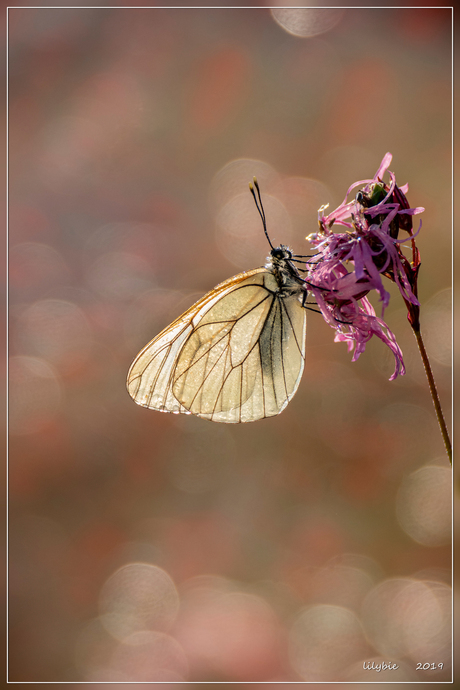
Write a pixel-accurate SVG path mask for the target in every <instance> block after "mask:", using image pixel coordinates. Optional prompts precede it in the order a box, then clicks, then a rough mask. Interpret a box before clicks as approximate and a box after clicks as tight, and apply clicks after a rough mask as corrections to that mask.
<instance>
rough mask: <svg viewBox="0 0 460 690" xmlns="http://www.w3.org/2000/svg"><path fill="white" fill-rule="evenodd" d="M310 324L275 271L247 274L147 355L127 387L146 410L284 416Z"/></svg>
mask: <svg viewBox="0 0 460 690" xmlns="http://www.w3.org/2000/svg"><path fill="white" fill-rule="evenodd" d="M305 322H306V317H305V310H304V309H303V308H302V305H301V303H300V301H299V299H298V298H297V297H295V296H294V297H288V298H284V297H281V296H280V294H279V287H278V284H277V281H276V279H275V277H274V275H273V273H272V272H270V271H268V270H267V269H265V268H259V269H255V270H253V271H249V272H247V273H241V274H239V275H237V276H235V277H234V278H230V279H229V280H227V281H225V282H224V283H221V284H220V285H218V286H217V287H216V288H214V290H212V291H211V292H210V293H208V294H207V295H205V296H204V297H203V298H202V299H201V300H200V301H199V302H197V303H196V304H195V305H193V306H192V307H191V308H190V309H189V310H188V311H186V312H185V313H184V314H183V315H182V316H180V317H179V318H178V319H177V320H176V321H175V322H174V323H172V324H171V326H169V327H168V328H166V329H165V330H164V331H162V333H160V334H159V335H158V336H157V337H156V338H155V339H154V340H152V342H151V343H149V344H148V345H147V346H146V347H145V348H144V349H143V350H142V351H141V352H140V354H139V355H138V356H137V358H136V359H135V360H134V362H133V364H132V366H131V368H130V371H129V374H128V391H129V393H130V395H131V396H132V397H133V398H134V400H135V401H136V402H137V403H138V404H140V405H144V406H145V407H150V408H152V409H156V410H163V411H168V412H183V413H187V412H191V413H193V414H195V415H198V416H200V417H203V418H205V419H211V420H213V421H219V422H230V423H232V422H249V421H255V420H257V419H262V418H264V417H269V416H272V415H276V414H279V413H280V412H281V410H283V409H284V407H285V406H286V405H287V403H288V402H289V400H290V399H291V398H292V396H293V395H294V393H295V391H296V390H297V387H298V384H299V381H300V377H301V374H302V370H303V363H304V354H305V353H304V350H305Z"/></svg>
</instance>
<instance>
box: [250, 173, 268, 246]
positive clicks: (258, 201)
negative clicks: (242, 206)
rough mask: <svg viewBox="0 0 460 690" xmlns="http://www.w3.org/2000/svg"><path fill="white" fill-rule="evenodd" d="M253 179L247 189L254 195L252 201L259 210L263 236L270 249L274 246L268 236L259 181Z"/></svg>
mask: <svg viewBox="0 0 460 690" xmlns="http://www.w3.org/2000/svg"><path fill="white" fill-rule="evenodd" d="M253 180H254V183H252V182H250V183H249V189H250V190H251V194H252V196H253V197H254V202H255V204H256V208H257V210H258V211H259V215H260V217H261V218H262V224H263V226H264V233H265V237H266V238H267V240H268V244H269V245H270V247H271V248H272V249H274V246H273V245H272V243H271V241H270V238H269V236H268V232H267V221H266V219H265V211H264V207H263V204H262V197H261V196H260V189H259V183H258V182H257V178H255V177H254V178H253ZM254 187H255V188H256V191H257V196H256V193H255V191H254Z"/></svg>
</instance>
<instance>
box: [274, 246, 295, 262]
mask: <svg viewBox="0 0 460 690" xmlns="http://www.w3.org/2000/svg"><path fill="white" fill-rule="evenodd" d="M289 259H292V252H291V250H290V249H289V247H286V245H285V244H280V246H279V247H274V248H273V249H272V250H271V252H270V259H269V260H270V261H271V263H272V264H274V265H276V264H278V265H279V264H284V263H285V262H286V261H289Z"/></svg>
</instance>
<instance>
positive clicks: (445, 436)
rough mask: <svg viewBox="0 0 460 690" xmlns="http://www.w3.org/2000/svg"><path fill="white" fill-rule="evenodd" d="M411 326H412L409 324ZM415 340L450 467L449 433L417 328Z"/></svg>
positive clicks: (450, 448)
mask: <svg viewBox="0 0 460 690" xmlns="http://www.w3.org/2000/svg"><path fill="white" fill-rule="evenodd" d="M411 325H412V324H411ZM412 330H413V331H414V335H415V339H416V341H417V345H418V349H419V350H420V355H421V357H422V361H423V366H424V367H425V373H426V377H427V379H428V385H429V387H430V393H431V397H432V398H433V404H434V409H435V410H436V417H437V418H438V424H439V426H440V428H441V434H442V438H443V440H444V445H445V446H446V451H447V456H448V458H449V461H450V464H451V465H452V445H451V443H450V438H449V432H448V431H447V426H446V422H445V419H444V415H443V413H442V408H441V403H440V401H439V396H438V391H437V390H436V384H435V382H434V376H433V372H432V370H431V366H430V362H429V359H428V355H427V352H426V350H425V345H424V343H423V339H422V334H421V332H420V329H419V328H414V326H412Z"/></svg>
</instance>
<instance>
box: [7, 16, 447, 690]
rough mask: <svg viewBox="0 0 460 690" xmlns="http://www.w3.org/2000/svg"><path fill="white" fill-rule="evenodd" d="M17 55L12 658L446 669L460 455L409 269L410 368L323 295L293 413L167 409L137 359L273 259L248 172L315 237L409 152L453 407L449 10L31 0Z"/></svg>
mask: <svg viewBox="0 0 460 690" xmlns="http://www.w3.org/2000/svg"><path fill="white" fill-rule="evenodd" d="M9 66H10V72H9V88H10V92H9V94H10V95H9V117H10V139H9V141H10V198H9V201H10V231H9V242H10V251H9V267H10V292H9V297H10V312H9V314H10V355H11V360H10V456H9V504H10V537H9V549H10V571H9V572H10V581H9V593H10V609H9V610H10V638H9V639H10V647H9V650H10V658H9V664H10V666H9V668H10V674H9V679H10V680H12V681H42V682H45V681H54V682H59V681H61V682H64V681H77V682H79V681H81V682H85V681H86V682H88V681H89V682H98V681H106V682H117V681H118V682H128V683H129V682H136V681H160V682H161V681H163V682H164V683H167V682H173V681H176V682H180V681H192V682H197V683H199V682H200V681H216V682H217V681H239V682H245V681H247V682H250V681H278V682H282V681H286V682H287V681H310V682H315V681H323V682H331V683H333V682H337V681H349V682H352V683H353V682H356V683H358V682H363V681H368V682H373V681H393V682H394V681H399V682H401V683H404V682H407V681H411V682H414V681H415V682H416V681H420V682H423V683H426V682H430V681H433V682H435V681H448V680H449V679H450V678H451V622H450V614H451V587H450V585H451V544H450V539H451V506H450V502H451V471H450V467H449V464H448V461H447V458H446V455H445V452H444V447H443V443H442V439H441V436H440V433H439V431H438V427H437V422H436V418H435V415H434V411H433V405H432V402H431V398H430V396H429V392H428V388H427V384H426V380H425V375H424V371H423V367H422V365H421V362H420V358H419V356H418V352H417V349H416V345H415V341H414V339H413V336H412V334H411V332H410V328H409V326H408V324H407V321H406V315H405V309H404V305H403V303H402V300H401V298H400V297H399V294H398V292H397V291H395V290H392V295H393V300H392V303H391V305H390V308H389V309H388V311H387V312H386V321H387V323H388V325H389V327H390V328H391V330H392V331H393V332H394V333H395V334H396V337H397V340H398V342H399V344H400V345H401V347H402V350H403V352H404V357H405V363H406V367H407V374H406V375H405V376H404V377H400V378H398V379H397V380H396V381H394V382H389V381H388V378H389V376H390V375H391V373H392V371H393V361H392V355H391V354H390V353H389V351H387V350H386V348H385V346H384V345H383V344H382V343H381V342H380V341H379V342H376V343H374V342H371V343H369V344H368V346H367V349H366V352H365V354H363V355H362V356H361V358H360V359H359V360H358V361H357V362H355V363H352V362H351V355H350V354H349V353H347V349H346V347H345V345H343V344H334V342H333V336H334V333H333V331H332V330H331V329H330V328H329V327H328V326H327V325H326V324H325V323H324V322H323V320H322V318H321V316H320V315H318V314H314V313H309V314H308V335H307V361H306V367H305V372H304V376H303V380H302V382H301V384H300V387H299V390H298V392H297V394H296V396H295V398H294V399H293V401H292V402H291V403H290V404H289V406H288V408H287V409H286V410H285V411H284V412H283V413H282V414H281V415H280V416H279V417H276V418H271V419H266V420H263V421H260V422H256V423H253V424H242V425H224V424H213V423H210V422H206V421H203V420H201V419H198V418H191V417H189V416H181V415H179V416H173V415H167V414H159V413H156V412H153V411H150V410H146V409H143V408H141V407H138V406H137V405H135V404H134V402H133V401H132V400H131V399H130V398H129V396H128V394H127V392H126V389H125V379H126V374H127V370H128V367H129V365H130V363H131V361H132V359H133V358H134V356H135V355H136V354H137V352H138V351H139V350H140V349H141V348H142V347H143V346H144V345H145V344H146V343H147V342H148V341H149V340H151V339H152V338H153V337H154V336H155V335H156V334H157V333H158V332H159V331H160V330H161V329H162V328H164V327H165V326H166V325H167V324H168V323H170V322H171V321H173V320H174V319H175V318H176V317H177V316H178V315H179V314H180V313H182V312H183V311H184V310H185V309H186V308H187V307H188V306H190V305H191V304H192V303H193V302H194V301H196V300H197V299H198V298H199V297H201V296H202V295H203V294H204V293H205V292H206V291H208V290H210V289H211V288H212V287H213V286H214V285H216V284H217V283H219V282H221V281H222V280H225V279H226V278H229V277H230V276H231V275H233V274H235V273H238V272H239V271H241V270H244V269H251V268H255V267H257V266H260V265H263V263H264V262H265V256H266V255H267V253H268V246H267V243H266V240H265V238H264V235H263V232H262V226H261V223H260V219H259V217H258V214H257V211H256V209H255V206H254V203H253V201H252V198H251V195H250V194H249V191H248V182H249V181H251V180H252V177H253V175H256V176H257V178H258V180H259V183H260V186H261V189H262V194H263V199H264V204H265V208H266V213H267V218H268V228H269V232H270V235H271V238H272V241H273V243H274V244H277V243H281V242H282V243H284V244H289V245H291V246H292V247H293V248H294V249H295V251H296V252H297V253H305V254H306V253H308V251H309V244H308V242H306V241H305V236H306V235H308V234H309V233H311V232H314V231H315V229H316V227H317V209H318V208H319V206H321V205H322V204H326V203H329V204H330V207H331V209H332V208H334V207H335V206H337V205H338V204H339V203H340V202H341V201H342V199H343V197H344V195H345V193H346V190H347V188H348V187H349V185H350V184H352V183H353V182H355V181H356V180H361V179H365V178H369V177H372V176H373V175H374V172H375V171H376V170H377V167H378V165H379V163H380V161H381V159H382V157H383V155H384V154H385V153H386V152H387V151H391V152H392V154H393V162H392V164H391V166H390V169H391V170H392V171H394V172H395V174H396V178H397V182H398V184H400V185H402V184H404V183H406V182H408V183H409V185H410V190H409V193H408V195H407V196H408V199H409V201H410V204H411V206H424V207H425V208H426V211H425V213H424V214H423V215H422V216H419V218H420V217H421V218H422V221H423V226H422V230H421V232H420V235H419V237H418V240H417V242H418V246H419V247H420V251H421V255H422V268H421V273H420V278H419V296H420V300H421V303H422V331H423V334H424V336H425V340H426V345H427V349H428V352H429V355H430V358H431V362H432V366H433V369H434V373H435V378H436V381H437V385H438V389H439V394H440V398H441V401H442V404H443V407H444V412H445V415H446V418H447V421H448V424H449V428H450V419H451V417H450V415H451V409H450V403H451V369H450V363H451V349H450V346H451V335H450V332H451V265H452V257H451V241H452V227H451V195H452V189H451V158H452V153H451V11H450V9H448V8H446V9H420V8H417V9H395V8H393V9H344V10H340V9H328V10H297V9H278V10H275V9H274V10H272V11H270V9H269V8H262V7H261V8H254V9H155V8H150V9H135V8H126V9H122V8H98V9H97V8H94V9H92V8H74V9H70V8H61V9H59V8H36V9H31V8H20V7H16V8H12V9H10V10H9ZM387 287H388V286H387ZM393 287H394V286H390V288H393ZM375 306H376V308H377V307H378V304H375ZM372 662H373V668H363V664H364V663H366V664H367V665H368V667H372ZM382 662H385V663H390V662H391V663H392V664H396V665H397V666H398V668H397V669H395V668H393V669H391V670H384V671H378V670H376V667H378V665H379V664H381V663H382Z"/></svg>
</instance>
